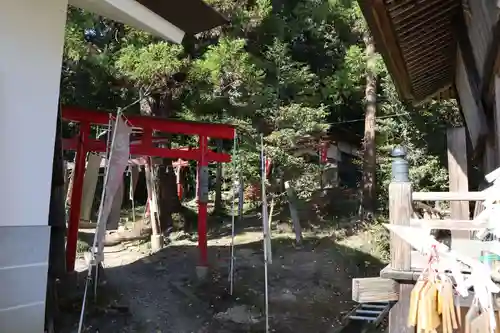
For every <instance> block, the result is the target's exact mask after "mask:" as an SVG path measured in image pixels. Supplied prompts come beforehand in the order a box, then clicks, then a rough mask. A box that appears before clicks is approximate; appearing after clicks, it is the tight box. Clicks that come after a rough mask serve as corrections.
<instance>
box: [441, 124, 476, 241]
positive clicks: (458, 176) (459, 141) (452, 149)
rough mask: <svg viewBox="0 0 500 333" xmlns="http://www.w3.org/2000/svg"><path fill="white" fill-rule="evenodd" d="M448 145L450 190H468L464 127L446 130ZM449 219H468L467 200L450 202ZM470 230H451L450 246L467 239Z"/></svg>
mask: <svg viewBox="0 0 500 333" xmlns="http://www.w3.org/2000/svg"><path fill="white" fill-rule="evenodd" d="M446 136H447V145H448V174H449V184H450V185H449V189H450V192H468V191H469V180H468V178H467V146H466V141H465V140H466V139H465V127H457V128H449V129H448V130H447V131H446ZM450 211H451V219H453V220H455V219H456V220H468V219H470V210H469V202H468V201H451V202H450ZM469 238H470V232H469V231H467V230H452V231H451V246H452V248H453V247H455V246H454V244H453V243H455V245H457V246H458V245H459V242H460V241H459V240H460V239H466V240H469Z"/></svg>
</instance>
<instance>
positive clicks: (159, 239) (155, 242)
mask: <svg viewBox="0 0 500 333" xmlns="http://www.w3.org/2000/svg"><path fill="white" fill-rule="evenodd" d="M163 243H164V242H163V235H151V250H152V251H155V252H156V251H159V250H161V249H163Z"/></svg>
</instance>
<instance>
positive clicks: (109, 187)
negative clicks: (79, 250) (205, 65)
mask: <svg viewBox="0 0 500 333" xmlns="http://www.w3.org/2000/svg"><path fill="white" fill-rule="evenodd" d="M113 125H114V126H116V128H115V127H114V130H113V138H112V139H111V147H110V150H109V160H108V165H107V169H106V177H105V183H104V189H103V191H104V198H103V200H101V205H100V207H99V216H98V218H97V229H96V242H97V244H94V247H93V249H92V251H95V252H94V258H95V261H96V264H98V263H100V262H102V260H103V259H104V258H103V252H104V238H105V236H106V221H107V220H108V216H109V214H110V212H111V208H112V205H113V200H114V197H115V195H116V192H117V191H118V189H119V187H120V184H121V183H122V181H123V173H124V172H125V168H126V167H127V165H128V159H129V156H130V134H131V133H132V128H131V127H130V126H128V125H127V123H126V122H125V121H124V120H123V117H121V116H118V117H117V119H116V120H115V122H114V124H113ZM96 245H97V250H96V249H95V247H96Z"/></svg>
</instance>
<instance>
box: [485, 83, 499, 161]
mask: <svg viewBox="0 0 500 333" xmlns="http://www.w3.org/2000/svg"><path fill="white" fill-rule="evenodd" d="M494 110H495V114H494V115H495V116H494V118H495V145H496V147H495V148H496V159H495V162H496V163H495V166H498V165H500V77H499V76H498V75H495V108H494ZM488 171H493V170H488Z"/></svg>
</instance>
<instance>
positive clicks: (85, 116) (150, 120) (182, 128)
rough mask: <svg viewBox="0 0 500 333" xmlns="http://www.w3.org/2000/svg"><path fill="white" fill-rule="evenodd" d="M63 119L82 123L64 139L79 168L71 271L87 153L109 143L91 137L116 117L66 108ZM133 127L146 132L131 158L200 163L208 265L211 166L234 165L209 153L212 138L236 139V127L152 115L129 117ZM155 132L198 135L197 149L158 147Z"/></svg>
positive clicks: (202, 239)
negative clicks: (92, 128) (77, 130)
mask: <svg viewBox="0 0 500 333" xmlns="http://www.w3.org/2000/svg"><path fill="white" fill-rule="evenodd" d="M62 118H63V120H65V121H71V122H78V123H79V125H80V126H79V133H78V134H77V135H76V136H74V137H73V138H69V139H63V148H64V149H66V150H75V151H76V159H75V168H74V179H73V190H72V193H71V208H70V214H69V222H68V240H67V245H66V266H67V269H68V271H70V272H72V271H74V269H75V258H76V244H77V239H78V225H79V222H80V209H81V201H82V187H83V179H84V174H85V158H86V155H87V152H106V142H104V141H101V140H97V139H91V138H90V137H89V135H90V132H91V131H90V130H91V125H99V126H103V125H104V126H107V125H108V124H109V121H110V119H112V118H114V115H113V114H111V113H107V112H101V111H95V110H85V109H82V108H77V107H63V108H62ZM127 120H128V122H129V123H130V126H132V127H134V128H137V129H141V130H142V133H143V134H142V138H141V140H140V141H133V142H131V144H130V154H131V155H142V156H157V157H163V158H172V159H183V160H195V161H198V163H199V166H200V168H199V183H200V186H199V195H198V247H199V249H200V266H202V267H206V266H207V265H208V246H207V203H208V175H209V174H208V163H209V162H223V163H224V162H226V163H227V162H230V161H231V155H229V154H226V153H217V152H213V151H211V150H209V148H208V138H209V137H210V138H217V139H231V140H232V139H234V137H235V134H236V131H235V128H234V127H233V126H230V125H224V124H210V123H197V122H186V121H178V120H171V119H165V118H158V117H148V116H137V115H132V116H127ZM153 131H157V132H166V133H174V134H184V135H196V136H198V138H199V147H198V148H197V149H170V148H161V147H156V146H155V145H154V143H153Z"/></svg>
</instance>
